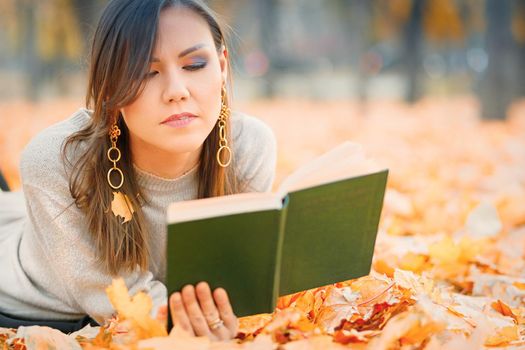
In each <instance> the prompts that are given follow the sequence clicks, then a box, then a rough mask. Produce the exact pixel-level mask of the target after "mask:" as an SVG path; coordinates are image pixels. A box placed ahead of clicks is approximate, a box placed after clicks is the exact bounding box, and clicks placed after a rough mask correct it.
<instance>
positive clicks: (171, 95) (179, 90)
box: [162, 72, 190, 103]
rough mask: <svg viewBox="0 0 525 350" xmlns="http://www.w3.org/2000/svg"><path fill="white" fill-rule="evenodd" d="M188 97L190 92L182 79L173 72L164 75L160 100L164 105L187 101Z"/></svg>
mask: <svg viewBox="0 0 525 350" xmlns="http://www.w3.org/2000/svg"><path fill="white" fill-rule="evenodd" d="M189 97H190V92H189V90H188V87H187V86H186V83H185V81H184V79H182V77H181V76H180V75H177V74H176V73H174V72H170V73H169V74H167V75H166V81H165V85H164V89H163V93H162V99H163V100H164V102H166V103H172V102H178V101H183V100H187V99H188V98H189Z"/></svg>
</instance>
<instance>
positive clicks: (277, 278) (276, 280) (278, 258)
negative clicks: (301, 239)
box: [272, 195, 289, 310]
mask: <svg viewBox="0 0 525 350" xmlns="http://www.w3.org/2000/svg"><path fill="white" fill-rule="evenodd" d="M288 202H289V196H288V195H286V196H285V197H284V198H283V206H282V209H281V215H280V221H279V237H278V239H277V249H276V254H275V273H274V277H273V291H272V310H275V307H276V306H277V299H278V298H279V294H280V293H279V291H280V288H281V286H280V283H281V262H282V260H283V259H282V258H283V243H284V235H285V232H286V216H287V213H288Z"/></svg>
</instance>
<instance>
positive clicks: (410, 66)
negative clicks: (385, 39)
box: [403, 0, 426, 103]
mask: <svg viewBox="0 0 525 350" xmlns="http://www.w3.org/2000/svg"><path fill="white" fill-rule="evenodd" d="M425 3H426V0H412V9H411V11H410V17H409V18H408V21H407V23H406V24H405V27H404V30H403V48H404V56H405V57H404V59H403V61H404V63H405V72H406V77H407V85H408V86H407V91H406V95H405V100H406V101H407V102H409V103H413V102H415V101H417V100H418V99H419V98H420V97H421V96H422V94H423V91H422V81H421V68H422V61H423V52H422V49H423V10H424V6H425Z"/></svg>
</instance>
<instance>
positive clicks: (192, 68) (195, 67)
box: [183, 62, 206, 71]
mask: <svg viewBox="0 0 525 350" xmlns="http://www.w3.org/2000/svg"><path fill="white" fill-rule="evenodd" d="M204 67H206V62H202V63H195V64H191V65H189V66H184V67H183V68H184V69H185V70H188V71H195V70H199V69H202V68H204Z"/></svg>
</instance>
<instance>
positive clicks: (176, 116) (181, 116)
mask: <svg viewBox="0 0 525 350" xmlns="http://www.w3.org/2000/svg"><path fill="white" fill-rule="evenodd" d="M192 118H197V116H196V115H195V114H191V113H188V112H184V113H180V114H173V115H170V116H169V117H168V118H166V119H164V120H163V121H162V123H161V124H165V123H168V122H171V121H174V120H189V119H192Z"/></svg>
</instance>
